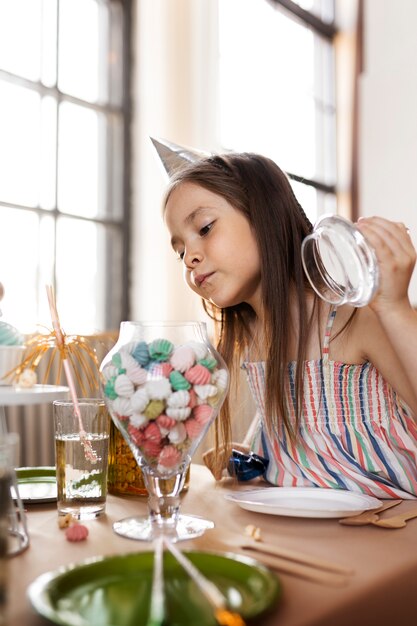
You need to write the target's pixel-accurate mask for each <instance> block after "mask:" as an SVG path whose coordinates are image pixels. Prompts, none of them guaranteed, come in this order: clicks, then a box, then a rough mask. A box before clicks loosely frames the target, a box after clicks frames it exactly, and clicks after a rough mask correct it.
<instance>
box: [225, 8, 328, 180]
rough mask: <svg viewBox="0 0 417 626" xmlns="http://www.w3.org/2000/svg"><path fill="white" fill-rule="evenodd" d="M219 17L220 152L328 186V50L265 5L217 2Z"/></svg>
mask: <svg viewBox="0 0 417 626" xmlns="http://www.w3.org/2000/svg"><path fill="white" fill-rule="evenodd" d="M236 15H239V28H236V27H235V22H236ZM219 17H220V59H219V63H220V65H219V71H220V139H221V143H222V144H223V146H224V147H225V148H230V149H234V150H253V151H255V152H260V153H263V154H266V155H268V156H270V157H271V158H273V159H274V160H275V161H276V162H277V163H278V164H279V165H280V166H281V167H282V168H283V169H285V170H287V171H290V172H294V173H297V174H299V175H302V176H305V177H307V178H312V179H317V180H319V181H322V182H330V181H331V182H332V183H333V182H334V171H330V172H329V171H327V170H326V168H327V167H328V161H326V160H325V158H324V152H325V151H327V150H328V142H329V141H330V139H331V138H333V137H334V96H333V89H332V87H330V86H329V81H330V84H332V79H333V75H332V74H330V73H329V66H330V67H331V60H330V61H329V57H330V59H331V58H332V54H333V53H332V46H331V44H329V43H328V42H327V41H325V40H324V39H322V38H320V37H318V36H317V35H314V33H313V31H312V30H311V29H310V28H306V27H305V26H304V25H302V24H301V23H300V21H295V20H293V19H290V18H288V14H287V13H285V12H283V11H281V10H278V9H277V8H276V7H275V6H272V5H271V4H270V3H269V2H252V1H251V0H223V1H221V2H220V13H219ZM248 42H250V45H248ZM326 142H327V143H326Z"/></svg>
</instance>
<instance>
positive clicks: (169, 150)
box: [150, 137, 210, 178]
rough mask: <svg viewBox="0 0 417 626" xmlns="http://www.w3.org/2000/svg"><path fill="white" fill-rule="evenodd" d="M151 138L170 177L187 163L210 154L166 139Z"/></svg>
mask: <svg viewBox="0 0 417 626" xmlns="http://www.w3.org/2000/svg"><path fill="white" fill-rule="evenodd" d="M150 140H151V141H152V143H153V145H154V148H155V150H156V152H157V154H158V156H159V158H160V160H161V163H162V165H163V167H164V171H165V174H167V175H168V178H171V176H173V174H175V173H176V172H178V171H179V170H181V169H182V168H183V167H185V166H186V165H189V164H190V163H194V162H195V161H199V160H200V159H203V158H205V157H208V156H210V154H209V153H208V152H202V151H201V150H195V149H194V148H186V147H183V146H179V145H178V144H176V143H172V142H171V141H166V140H165V139H155V138H154V137H150Z"/></svg>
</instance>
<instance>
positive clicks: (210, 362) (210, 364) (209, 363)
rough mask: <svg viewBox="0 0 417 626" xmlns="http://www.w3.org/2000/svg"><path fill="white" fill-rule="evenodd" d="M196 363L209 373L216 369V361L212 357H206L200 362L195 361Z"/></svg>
mask: <svg viewBox="0 0 417 626" xmlns="http://www.w3.org/2000/svg"><path fill="white" fill-rule="evenodd" d="M197 363H199V364H200V365H203V366H204V367H207V369H208V370H210V372H212V371H213V370H214V369H215V368H216V367H217V361H216V359H215V358H214V356H210V355H209V356H206V358H205V359H200V361H197Z"/></svg>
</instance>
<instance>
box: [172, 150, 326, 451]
mask: <svg viewBox="0 0 417 626" xmlns="http://www.w3.org/2000/svg"><path fill="white" fill-rule="evenodd" d="M184 182H190V183H194V184H197V185H200V186H201V187H204V188H205V189H207V190H209V191H211V192H213V193H215V194H217V195H219V196H222V197H223V198H225V199H226V200H227V201H228V202H229V203H230V204H231V205H232V206H233V207H234V208H235V209H237V210H238V211H241V212H242V213H243V214H244V215H245V216H246V218H247V219H248V221H249V223H250V225H251V227H252V231H253V235H254V237H255V239H256V241H257V244H258V249H259V255H260V260H261V284H262V301H263V308H264V311H265V329H264V333H265V335H264V336H265V349H266V389H265V412H266V416H267V422H266V427H267V429H268V430H269V431H270V432H271V431H273V430H275V429H276V427H277V425H278V420H282V421H283V423H284V425H285V427H286V429H287V431H288V433H289V435H290V436H291V437H294V436H295V434H296V432H297V430H298V422H299V418H300V414H301V406H302V386H303V367H302V366H301V364H302V363H303V362H304V361H305V358H306V346H307V338H308V336H309V334H310V332H311V326H312V321H313V319H315V315H316V313H317V308H318V307H317V304H318V303H317V299H316V298H314V303H315V304H314V306H313V310H312V312H310V313H309V312H308V310H307V305H306V290H307V289H309V284H308V281H307V279H306V277H305V274H304V271H303V267H302V261H301V243H302V241H303V239H304V238H305V237H306V235H307V234H308V233H310V232H311V230H312V228H313V227H312V224H311V222H310V221H309V220H308V218H307V216H306V215H305V213H304V211H303V209H302V208H301V206H300V204H299V202H298V201H297V199H296V197H295V195H294V192H293V190H292V187H291V185H290V183H289V180H288V178H287V176H286V174H285V173H284V172H283V171H282V170H281V169H280V168H279V167H278V166H277V165H276V164H275V163H274V162H273V161H272V160H270V159H268V158H266V157H263V156H260V155H257V154H252V153H239V154H237V153H231V154H223V155H217V156H213V157H209V158H206V159H202V160H200V161H197V162H196V163H193V164H191V165H190V166H187V167H186V168H185V169H183V170H180V171H179V172H178V173H177V174H176V175H174V177H173V178H172V180H171V183H170V185H169V187H168V190H167V192H166V196H165V203H164V206H166V202H167V201H168V198H169V196H170V194H171V193H172V191H173V190H174V189H175V188H177V187H178V186H179V185H181V184H182V183H184ZM236 252H237V254H236V262H238V261H239V255H238V251H236ZM294 296H295V299H296V302H295V303H296V310H297V311H298V319H297V320H292V319H291V316H292V310H294V309H293V308H292V307H291V306H290V305H291V298H293V297H294ZM203 305H204V308H205V310H206V312H207V313H208V314H209V315H210V317H212V318H213V319H214V320H215V323H216V328H217V331H218V349H219V351H220V353H221V354H222V356H223V358H224V359H225V361H226V363H227V365H228V367H229V369H230V372H231V376H232V379H233V378H234V377H235V379H237V371H238V368H239V367H240V364H241V361H242V357H243V355H244V353H245V351H246V349H247V348H248V347H249V345H250V343H251V339H252V338H251V326H252V323H253V321H254V319H255V313H254V311H253V309H252V308H251V307H250V306H249V305H248V304H246V303H241V304H238V305H235V306H231V307H227V308H223V309H219V308H218V307H216V306H214V305H213V304H212V303H209V302H207V301H204V300H203ZM294 327H295V328H297V329H298V340H297V363H298V364H300V366H299V367H297V368H296V377H295V386H296V398H297V401H296V407H295V409H296V416H297V419H296V423H295V424H293V423H291V422H290V419H289V416H288V414H287V409H286V404H285V393H284V388H285V384H286V379H287V365H288V360H289V358H288V357H289V337H290V329H291V328H294ZM230 412H231V410H230V405H229V402H228V400H227V399H226V401H225V403H224V405H223V408H222V415H221V420H220V424H221V433H222V439H223V442H224V443H229V442H230V435H231V427H230ZM216 443H217V444H218V443H219V430H218V428H217V430H216Z"/></svg>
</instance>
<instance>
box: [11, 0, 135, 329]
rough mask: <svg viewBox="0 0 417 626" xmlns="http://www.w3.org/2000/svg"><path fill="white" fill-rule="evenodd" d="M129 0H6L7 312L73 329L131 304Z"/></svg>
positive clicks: (114, 317) (20, 320)
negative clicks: (53, 302)
mask: <svg viewBox="0 0 417 626" xmlns="http://www.w3.org/2000/svg"><path fill="white" fill-rule="evenodd" d="M129 11H130V2H124V1H122V0H0V111H1V114H0V137H1V140H0V281H1V282H2V283H3V285H4V287H5V297H4V300H3V302H2V303H1V308H2V311H3V316H4V319H5V320H6V321H9V322H10V323H12V324H14V325H15V326H17V327H18V328H19V329H20V330H22V331H24V332H30V331H33V330H34V328H35V326H36V324H38V323H41V324H46V325H47V326H48V327H50V315H49V309H48V302H47V298H46V292H45V285H46V284H53V285H55V289H56V296H57V303H58V309H59V313H60V317H61V322H62V325H63V327H64V328H65V330H66V332H76V333H80V334H81V333H92V332H95V331H102V330H107V329H111V328H116V327H117V326H118V324H119V322H120V320H121V318H122V316H125V315H126V314H127V276H126V268H127V265H128V264H127V258H128V237H127V233H128V222H127V220H128V217H129V216H128V209H127V202H128V172H129V162H128V144H127V137H128V132H129V102H128V98H127V94H128V92H129V90H128V77H129V67H128V65H127V64H128V57H129V55H128V54H127V51H128V47H129V28H128V27H129V24H130V21H131V20H130V15H129Z"/></svg>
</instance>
